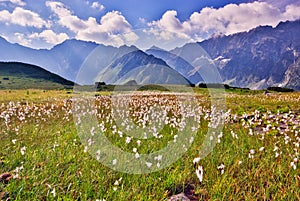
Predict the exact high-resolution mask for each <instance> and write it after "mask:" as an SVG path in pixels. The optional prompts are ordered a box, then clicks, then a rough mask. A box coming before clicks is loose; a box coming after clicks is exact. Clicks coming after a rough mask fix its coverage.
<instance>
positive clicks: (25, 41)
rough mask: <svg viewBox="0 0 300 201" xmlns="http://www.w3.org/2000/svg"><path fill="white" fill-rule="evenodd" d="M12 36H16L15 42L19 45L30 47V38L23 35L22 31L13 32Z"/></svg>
mask: <svg viewBox="0 0 300 201" xmlns="http://www.w3.org/2000/svg"><path fill="white" fill-rule="evenodd" d="M14 36H15V37H16V39H15V40H16V42H17V43H18V44H20V45H23V46H26V47H30V45H31V42H32V40H31V39H30V38H28V37H26V36H25V34H23V33H15V34H14Z"/></svg>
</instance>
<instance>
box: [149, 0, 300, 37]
mask: <svg viewBox="0 0 300 201" xmlns="http://www.w3.org/2000/svg"><path fill="white" fill-rule="evenodd" d="M299 10H300V6H298V5H293V4H292V5H287V6H286V7H285V9H284V10H282V11H281V10H280V9H279V8H277V7H275V6H273V5H271V4H268V3H266V2H252V3H242V4H239V5H237V4H228V5H226V6H224V7H222V8H219V9H215V8H209V7H206V8H203V9H202V10H201V11H200V12H194V13H193V14H192V15H191V16H190V18H189V19H188V20H186V21H184V22H180V21H179V19H178V18H177V12H176V11H174V10H171V11H167V12H166V13H165V14H164V15H163V16H162V18H161V19H160V20H158V21H152V22H150V23H148V26H149V27H150V28H151V31H152V32H154V31H160V33H164V32H163V30H168V31H171V32H174V33H177V35H178V34H179V33H181V34H182V35H183V36H189V37H191V38H193V39H195V40H201V39H202V38H207V37H208V36H210V35H211V34H213V33H223V34H227V35H228V34H233V33H237V32H243V31H249V30H250V29H253V28H255V27H257V26H259V25H271V26H276V25H277V24H278V23H279V22H280V21H286V20H296V19H299V18H300V12H298V11H299ZM169 35H170V34H169Z"/></svg>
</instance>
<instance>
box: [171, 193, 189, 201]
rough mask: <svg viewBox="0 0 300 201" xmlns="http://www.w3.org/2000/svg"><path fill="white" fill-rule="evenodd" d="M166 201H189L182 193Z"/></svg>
mask: <svg viewBox="0 0 300 201" xmlns="http://www.w3.org/2000/svg"><path fill="white" fill-rule="evenodd" d="M167 201H190V199H189V198H188V197H187V196H186V195H184V193H180V194H177V195H173V196H172V197H170V198H168V200H167Z"/></svg>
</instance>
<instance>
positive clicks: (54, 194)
mask: <svg viewBox="0 0 300 201" xmlns="http://www.w3.org/2000/svg"><path fill="white" fill-rule="evenodd" d="M50 193H51V194H52V196H53V197H56V191H55V188H53V189H52V191H51V192H50Z"/></svg>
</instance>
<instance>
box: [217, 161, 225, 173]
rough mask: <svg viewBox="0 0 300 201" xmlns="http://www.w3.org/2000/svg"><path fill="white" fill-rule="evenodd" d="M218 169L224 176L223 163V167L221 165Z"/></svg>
mask: <svg viewBox="0 0 300 201" xmlns="http://www.w3.org/2000/svg"><path fill="white" fill-rule="evenodd" d="M217 168H218V170H220V172H221V175H222V174H224V169H225V165H224V164H223V163H221V165H219V166H218V167H217Z"/></svg>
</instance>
